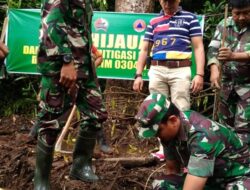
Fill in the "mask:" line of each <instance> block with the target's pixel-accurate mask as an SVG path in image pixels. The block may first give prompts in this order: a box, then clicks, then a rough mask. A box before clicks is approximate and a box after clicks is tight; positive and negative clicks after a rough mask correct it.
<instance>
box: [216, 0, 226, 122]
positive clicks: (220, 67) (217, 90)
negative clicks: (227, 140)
mask: <svg viewBox="0 0 250 190" xmlns="http://www.w3.org/2000/svg"><path fill="white" fill-rule="evenodd" d="M227 17H228V4H226V5H225V12H224V27H223V32H222V40H221V47H225V41H226V31H227ZM221 76H222V65H221V64H220V65H219V80H218V82H219V85H220V86H221ZM219 103H220V89H216V91H215V95H214V109H213V120H217V119H218V115H217V113H218V107H219Z"/></svg>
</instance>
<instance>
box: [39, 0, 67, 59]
mask: <svg viewBox="0 0 250 190" xmlns="http://www.w3.org/2000/svg"><path fill="white" fill-rule="evenodd" d="M68 3H69V2H68V1H66V0H64V1H52V3H50V2H48V1H45V2H44V4H43V7H44V9H46V8H47V7H49V11H48V13H47V15H44V16H42V17H43V18H42V25H43V29H44V31H42V32H43V38H47V40H46V42H47V43H48V42H50V43H51V44H47V47H48V46H49V47H50V48H48V49H46V52H47V55H48V56H53V55H63V54H71V49H70V45H69V39H68V32H69V30H68V27H69V26H67V25H66V23H65V20H64V14H65V13H64V12H63V10H64V11H66V10H67V9H68V8H69V4H68Z"/></svg>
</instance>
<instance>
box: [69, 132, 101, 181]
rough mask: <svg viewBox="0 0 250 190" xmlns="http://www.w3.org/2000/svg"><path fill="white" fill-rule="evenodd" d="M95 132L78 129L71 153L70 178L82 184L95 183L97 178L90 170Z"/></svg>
mask: <svg viewBox="0 0 250 190" xmlns="http://www.w3.org/2000/svg"><path fill="white" fill-rule="evenodd" d="M96 133H97V131H90V130H88V131H84V130H82V129H80V132H79V136H78V138H77V140H76V144H75V149H74V152H73V163H72V167H71V170H70V177H71V178H72V179H78V180H81V181H84V182H95V181H97V180H99V177H98V176H97V175H96V174H95V173H94V172H93V170H92V155H93V151H94V147H95V142H96Z"/></svg>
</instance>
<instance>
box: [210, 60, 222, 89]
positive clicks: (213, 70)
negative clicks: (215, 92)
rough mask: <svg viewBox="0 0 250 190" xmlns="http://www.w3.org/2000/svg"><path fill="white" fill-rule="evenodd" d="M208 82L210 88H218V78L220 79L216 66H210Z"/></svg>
mask: <svg viewBox="0 0 250 190" xmlns="http://www.w3.org/2000/svg"><path fill="white" fill-rule="evenodd" d="M210 72H211V73H210V82H211V87H215V88H218V89H219V88H220V85H219V78H220V71H219V68H218V66H217V65H216V64H213V65H211V66H210Z"/></svg>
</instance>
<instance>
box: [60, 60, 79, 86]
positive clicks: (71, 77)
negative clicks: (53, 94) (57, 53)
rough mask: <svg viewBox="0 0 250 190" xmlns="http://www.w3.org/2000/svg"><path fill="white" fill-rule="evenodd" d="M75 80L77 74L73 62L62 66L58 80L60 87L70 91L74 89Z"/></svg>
mask: <svg viewBox="0 0 250 190" xmlns="http://www.w3.org/2000/svg"><path fill="white" fill-rule="evenodd" d="M76 79H77V72H76V69H75V66H74V63H73V61H72V62H71V63H69V64H63V66H62V69H61V74H60V80H59V82H60V83H61V84H62V86H64V87H66V88H68V89H69V90H70V89H72V88H74V87H75V84H76Z"/></svg>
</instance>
